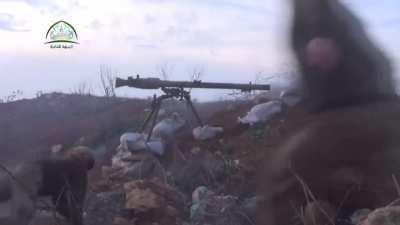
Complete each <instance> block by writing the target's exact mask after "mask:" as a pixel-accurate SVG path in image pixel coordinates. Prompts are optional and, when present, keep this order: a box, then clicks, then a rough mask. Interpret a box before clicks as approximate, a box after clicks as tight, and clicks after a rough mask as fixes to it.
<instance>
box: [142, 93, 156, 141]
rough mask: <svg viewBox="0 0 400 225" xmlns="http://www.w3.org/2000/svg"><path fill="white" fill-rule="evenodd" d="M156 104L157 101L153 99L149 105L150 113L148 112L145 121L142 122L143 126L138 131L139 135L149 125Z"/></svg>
mask: <svg viewBox="0 0 400 225" xmlns="http://www.w3.org/2000/svg"><path fill="white" fill-rule="evenodd" d="M157 102H158V101H157V100H156V99H154V100H153V102H152V103H151V112H150V114H149V115H147V117H146V119H145V120H144V122H143V124H142V127H141V129H140V132H141V133H143V132H144V130H145V129H146V127H147V124H148V123H149V121H150V119H151V117H153V115H154V112H155V111H156V108H157V105H158V103H157Z"/></svg>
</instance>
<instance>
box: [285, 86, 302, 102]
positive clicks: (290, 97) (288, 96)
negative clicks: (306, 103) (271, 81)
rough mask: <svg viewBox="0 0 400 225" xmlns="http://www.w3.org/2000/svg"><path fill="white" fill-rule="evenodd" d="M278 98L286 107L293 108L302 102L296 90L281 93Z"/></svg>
mask: <svg viewBox="0 0 400 225" xmlns="http://www.w3.org/2000/svg"><path fill="white" fill-rule="evenodd" d="M279 98H280V99H281V100H282V101H283V102H284V103H285V104H286V105H288V106H294V105H296V104H297V103H299V102H300V101H301V100H302V96H301V94H300V93H298V90H295V89H292V90H286V91H282V92H281V94H280V96H279Z"/></svg>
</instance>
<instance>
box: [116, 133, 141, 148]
mask: <svg viewBox="0 0 400 225" xmlns="http://www.w3.org/2000/svg"><path fill="white" fill-rule="evenodd" d="M120 147H121V148H123V149H126V150H130V151H139V150H143V149H145V148H146V135H144V134H141V133H124V134H123V135H121V138H120Z"/></svg>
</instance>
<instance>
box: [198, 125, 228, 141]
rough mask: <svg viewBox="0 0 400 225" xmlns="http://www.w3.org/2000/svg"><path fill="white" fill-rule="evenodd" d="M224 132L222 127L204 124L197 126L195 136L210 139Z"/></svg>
mask: <svg viewBox="0 0 400 225" xmlns="http://www.w3.org/2000/svg"><path fill="white" fill-rule="evenodd" d="M222 132H224V129H223V128H222V127H210V126H207V125H206V126H203V127H196V128H194V129H193V137H194V139H196V140H199V141H204V140H208V139H212V138H215V137H216V136H217V135H218V134H220V133H222Z"/></svg>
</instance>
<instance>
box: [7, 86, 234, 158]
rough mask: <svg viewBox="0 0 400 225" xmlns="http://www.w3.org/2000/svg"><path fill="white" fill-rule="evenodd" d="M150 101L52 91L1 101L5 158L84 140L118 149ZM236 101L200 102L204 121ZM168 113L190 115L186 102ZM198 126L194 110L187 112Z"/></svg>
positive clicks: (37, 153) (38, 153)
mask: <svg viewBox="0 0 400 225" xmlns="http://www.w3.org/2000/svg"><path fill="white" fill-rule="evenodd" d="M149 104H150V101H149V100H145V99H127V98H106V97H97V96H90V95H79V94H63V93H50V94H44V95H42V96H40V97H38V98H35V99H24V100H19V101H15V102H9V103H0V156H1V157H0V162H1V163H5V162H7V163H11V162H16V161H22V160H26V159H32V158H38V157H42V156H44V155H46V154H48V152H49V150H50V148H51V146H53V145H57V144H62V145H63V146H64V147H69V146H72V145H74V144H78V141H79V144H84V145H87V146H90V147H92V148H101V149H102V151H106V150H113V149H115V146H116V145H117V144H118V141H119V135H120V134H122V133H123V132H125V131H129V130H130V131H137V130H138V129H139V127H140V125H141V124H142V121H143V120H144V117H145V113H144V109H145V108H148V107H149ZM228 104H231V102H228V101H226V102H211V103H201V104H196V107H197V108H198V111H199V114H200V115H201V117H203V118H204V119H206V118H208V117H209V116H210V115H211V114H213V113H214V112H216V111H218V110H220V109H221V108H224V107H226V106H227V105H228ZM163 108H166V109H167V111H179V112H182V113H185V112H186V110H187V108H186V105H185V104H181V103H180V102H178V101H167V102H165V103H164V104H163ZM185 115H186V116H187V119H188V121H189V124H193V126H194V125H195V122H194V121H195V120H194V118H193V115H192V114H191V113H185Z"/></svg>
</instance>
